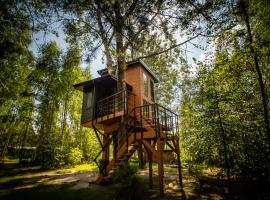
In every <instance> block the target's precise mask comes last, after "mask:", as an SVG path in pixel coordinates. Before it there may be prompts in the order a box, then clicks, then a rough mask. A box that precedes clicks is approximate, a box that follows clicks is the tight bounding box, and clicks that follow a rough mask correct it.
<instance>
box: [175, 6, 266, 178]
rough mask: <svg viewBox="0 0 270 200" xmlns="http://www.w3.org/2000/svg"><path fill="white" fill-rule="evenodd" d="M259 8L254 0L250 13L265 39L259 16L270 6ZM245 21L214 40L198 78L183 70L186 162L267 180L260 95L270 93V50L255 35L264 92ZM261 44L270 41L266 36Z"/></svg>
mask: <svg viewBox="0 0 270 200" xmlns="http://www.w3.org/2000/svg"><path fill="white" fill-rule="evenodd" d="M259 5H261V6H262V4H261V2H260V3H259V2H258V4H257V3H255V2H253V1H250V4H249V7H248V9H249V10H248V12H249V16H250V19H251V20H250V23H251V24H250V25H251V26H252V27H253V29H254V33H256V34H257V32H260V31H262V32H260V33H261V34H262V36H263V35H264V34H265V32H264V31H263V29H260V28H259V27H260V25H261V24H264V26H267V27H269V24H268V25H267V24H266V23H267V20H266V19H264V17H262V16H261V12H262V11H263V12H266V10H267V9H268V11H267V12H269V7H264V8H263V9H258V7H257V6H259ZM255 7H256V10H254V8H255ZM243 19H244V17H242V18H241V19H240V21H239V26H238V28H236V29H233V30H230V31H228V30H226V31H224V32H223V33H222V35H221V36H220V37H217V38H216V42H217V45H216V52H215V54H214V59H213V60H212V62H210V63H197V66H196V70H197V72H196V74H195V76H191V73H190V72H189V71H188V70H187V71H186V72H185V73H186V78H185V79H184V80H183V82H184V86H185V88H183V96H182V99H181V105H182V109H181V113H180V119H181V123H180V127H181V137H182V142H183V143H182V144H183V147H184V149H185V154H184V155H185V156H186V159H187V160H192V161H193V162H195V163H205V164H207V165H216V166H221V167H223V169H226V168H228V169H229V171H230V172H231V173H232V174H235V175H239V176H241V177H242V178H248V179H252V178H255V179H258V178H259V179H261V178H262V179H267V178H268V176H269V169H270V166H269V150H268V149H269V143H268V141H267V139H266V138H267V137H268V135H267V131H266V128H265V127H266V121H265V120H264V116H265V115H264V110H263V104H262V93H263V92H265V93H266V95H267V96H268V95H269V84H268V82H269V81H268V79H267V78H266V77H268V76H269V75H270V74H269V66H270V65H269V63H270V62H269V59H268V56H266V55H265V54H264V52H265V51H267V50H266V49H268V50H269V47H266V46H264V45H263V44H262V43H260V42H261V41H260V40H261V39H262V38H261V37H260V36H258V35H256V34H255V35H256V36H255V35H254V43H253V45H254V48H255V49H256V53H257V55H260V56H259V57H258V61H259V67H260V69H261V70H262V71H261V72H262V76H263V80H264V84H265V91H263V92H262V90H261V88H260V85H259V81H258V73H257V71H256V70H255V62H254V54H252V52H251V50H250V44H249V43H250V42H249V40H248V38H247V37H246V36H245V35H243V34H242V33H243V32H244V33H245V32H246V27H245V23H244V22H243V21H242V20H243ZM260 20H261V21H260ZM264 20H265V21H264ZM259 21H260V22H259ZM263 37H264V36H263ZM263 40H264V42H265V43H268V42H269V38H268V37H264V39H263ZM258 43H260V45H258ZM268 107H269V105H268ZM225 151H227V156H225V154H226V152H225ZM226 157H227V163H226V160H225V158H226Z"/></svg>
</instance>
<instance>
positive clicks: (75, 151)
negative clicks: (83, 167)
mask: <svg viewBox="0 0 270 200" xmlns="http://www.w3.org/2000/svg"><path fill="white" fill-rule="evenodd" d="M82 158H83V154H82V151H81V150H80V149H79V148H78V147H75V148H72V149H70V152H69V154H68V164H71V165H77V164H80V163H81V161H82Z"/></svg>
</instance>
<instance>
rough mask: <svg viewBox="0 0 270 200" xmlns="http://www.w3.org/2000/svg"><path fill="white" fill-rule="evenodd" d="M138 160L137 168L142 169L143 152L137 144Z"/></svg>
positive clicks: (140, 145)
mask: <svg viewBox="0 0 270 200" xmlns="http://www.w3.org/2000/svg"><path fill="white" fill-rule="evenodd" d="M137 152H138V160H139V168H140V169H144V166H143V164H144V163H143V150H142V143H141V142H139V147H138V151H137Z"/></svg>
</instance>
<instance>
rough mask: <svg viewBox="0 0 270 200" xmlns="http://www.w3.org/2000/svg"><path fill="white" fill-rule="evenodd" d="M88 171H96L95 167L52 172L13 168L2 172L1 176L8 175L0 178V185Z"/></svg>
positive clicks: (54, 170) (29, 168) (37, 167)
mask: <svg viewBox="0 0 270 200" xmlns="http://www.w3.org/2000/svg"><path fill="white" fill-rule="evenodd" d="M89 170H97V167H96V166H95V165H94V164H81V165H76V166H74V167H65V168H62V169H53V170H42V169H41V167H40V166H34V167H23V168H15V169H12V171H8V172H7V173H6V172H5V171H2V173H0V175H1V174H2V175H3V174H8V175H7V176H5V175H4V176H0V183H6V182H15V181H16V180H20V179H30V178H35V177H40V176H43V175H45V174H46V175H54V174H66V173H75V172H84V171H89Z"/></svg>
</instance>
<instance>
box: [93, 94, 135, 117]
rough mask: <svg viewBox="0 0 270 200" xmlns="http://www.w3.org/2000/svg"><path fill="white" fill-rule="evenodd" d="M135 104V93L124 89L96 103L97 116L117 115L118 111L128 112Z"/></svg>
mask: <svg viewBox="0 0 270 200" xmlns="http://www.w3.org/2000/svg"><path fill="white" fill-rule="evenodd" d="M134 106H135V95H134V94H133V93H131V92H129V91H127V90H122V91H120V92H117V93H115V94H113V95H111V96H109V97H106V98H104V99H102V100H100V101H98V102H97V103H96V106H95V118H99V117H103V116H109V115H116V114H117V113H118V112H123V113H124V114H126V113H127V112H128V111H129V110H131V109H132V108H134Z"/></svg>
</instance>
